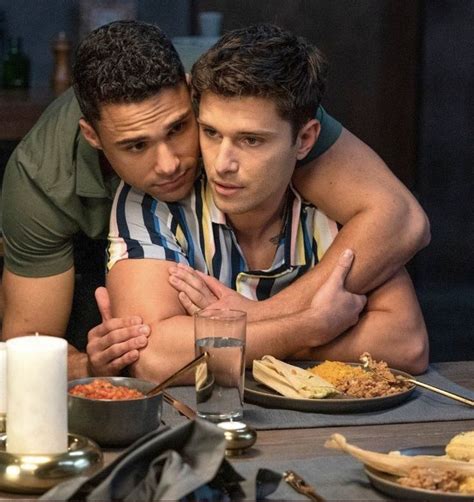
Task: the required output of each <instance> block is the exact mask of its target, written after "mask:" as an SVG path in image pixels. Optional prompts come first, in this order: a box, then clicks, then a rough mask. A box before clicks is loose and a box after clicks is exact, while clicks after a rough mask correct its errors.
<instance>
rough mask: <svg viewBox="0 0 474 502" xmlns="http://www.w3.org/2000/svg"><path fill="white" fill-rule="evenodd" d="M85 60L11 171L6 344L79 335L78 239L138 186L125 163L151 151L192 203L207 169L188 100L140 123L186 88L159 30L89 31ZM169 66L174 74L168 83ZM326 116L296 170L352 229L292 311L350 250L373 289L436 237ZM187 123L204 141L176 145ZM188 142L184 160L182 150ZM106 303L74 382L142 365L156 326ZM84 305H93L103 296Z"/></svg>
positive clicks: (76, 364) (296, 290) (373, 158)
mask: <svg viewBox="0 0 474 502" xmlns="http://www.w3.org/2000/svg"><path fill="white" fill-rule="evenodd" d="M104 37H105V38H104ZM151 53H152V54H151ZM76 60H79V63H76V67H75V80H76V93H77V94H78V96H79V97H80V98H81V99H80V101H81V103H82V111H81V110H80V108H79V106H78V103H77V100H76V99H75V98H74V96H73V93H72V91H68V92H67V93H65V94H64V95H63V96H61V97H60V98H59V99H58V100H56V101H55V102H54V103H53V104H52V105H51V106H50V107H49V108H48V109H47V110H46V111H45V113H44V114H43V116H42V117H41V119H40V120H39V122H38V124H37V125H36V126H35V127H34V128H33V129H32V130H31V131H30V133H29V134H28V135H27V136H26V137H25V138H24V139H23V141H22V142H21V143H20V145H19V146H18V147H17V149H16V151H15V152H14V154H13V155H12V158H11V159H10V161H9V163H8V166H7V169H6V173H5V178H4V185H3V200H2V204H3V234H4V245H5V269H4V277H3V287H4V292H5V314H4V323H3V336H4V338H10V337H14V336H18V335H22V334H26V333H29V332H34V331H38V332H41V333H45V334H50V335H54V336H68V335H69V333H66V326H67V324H68V319H69V316H70V313H71V306H72V299H73V293H74V287H75V286H74V279H75V264H74V255H75V253H76V249H75V247H74V243H75V239H76V236H77V235H80V234H85V235H86V236H88V237H90V238H92V239H99V238H102V237H105V236H106V233H107V228H108V217H109V212H110V207H111V199H112V196H113V193H114V189H115V186H116V183H117V179H118V178H117V174H118V175H119V176H121V177H122V178H123V179H124V180H125V181H126V182H129V181H130V180H129V179H127V170H126V169H125V168H124V166H129V165H131V164H130V163H131V162H140V163H142V162H144V161H146V162H149V159H150V158H151V157H153V158H154V159H155V160H153V162H154V163H155V164H156V165H155V167H154V169H155V171H156V173H157V178H158V180H161V181H159V182H158V184H157V191H158V193H159V196H160V198H161V199H162V200H164V201H170V200H171V201H172V200H178V199H179V198H181V197H183V196H184V195H185V194H186V193H187V191H188V190H189V188H190V186H191V184H189V182H192V181H193V179H194V176H195V171H196V168H197V156H198V146H197V129H196V125H195V121H194V117H193V115H192V109H191V104H190V100H189V106H188V107H187V108H186V110H185V113H184V114H183V116H180V117H177V118H176V120H175V121H174V122H173V121H172V122H171V123H170V124H164V126H163V127H164V128H165V130H166V133H165V134H164V135H161V132H160V134H158V135H157V136H156V137H141V136H140V123H141V122H140V121H147V120H157V121H158V122H157V124H158V123H159V121H160V119H161V115H160V114H161V112H162V110H160V109H157V111H156V116H153V117H151V118H148V117H141V116H140V115H139V114H138V115H137V114H136V111H137V110H136V107H137V106H138V107H139V105H140V103H141V102H144V101H145V100H150V99H154V98H153V97H154V96H161V95H162V93H163V92H165V91H166V90H167V89H185V86H186V84H185V77H184V71H183V69H182V66H181V65H180V63H179V61H177V60H178V56H177V54H176V53H175V51H174V49H173V48H172V46H171V44H170V42H169V40H168V39H167V37H166V36H165V35H164V34H163V33H162V32H161V31H160V30H158V29H157V28H156V27H153V26H152V25H146V24H145V23H140V22H116V23H111V24H110V25H108V26H106V27H102V28H99V29H98V30H96V32H93V33H91V34H90V35H89V36H88V37H87V38H86V40H85V41H84V42H83V43H82V44H81V47H80V48H79V51H78V55H77V58H76ZM81 61H82V63H81ZM81 65H82V66H81ZM171 67H172V68H174V69H173V70H172V71H174V72H175V73H174V74H173V75H172V78H170V79H168V80H167V79H166V75H168V74H170V68H171ZM171 73H172V72H171ZM173 79H174V80H173ZM104 82H107V84H108V85H107V86H105V85H104V84H103V83H104ZM107 92H109V95H107ZM183 92H184V91H183ZM186 92H187V91H186ZM81 93H82V94H81ZM94 100H95V106H96V108H95V109H94V108H92V109H87V106H86V105H87V102H88V101H92V102H94ZM161 101H162V100H161ZM170 104H171V103H170ZM117 107H118V108H120V110H121V111H123V109H129V110H130V113H129V120H128V121H123V120H122V119H123V116H124V114H123V113H121V115H120V120H121V121H118V120H115V118H114V110H115V109H116V108H117ZM320 113H321V114H322V115H321V116H320V120H321V131H322V133H321V140H318V143H317V145H316V150H315V151H313V152H312V154H310V156H309V157H308V159H307V160H309V162H308V164H307V166H305V167H301V168H300V169H298V170H297V173H296V175H295V177H294V183H295V185H296V187H297V188H298V190H299V191H300V193H302V195H303V196H304V197H306V198H307V199H308V200H310V201H312V202H313V203H316V204H317V205H318V206H319V207H320V208H321V209H322V210H324V211H325V212H326V213H327V214H328V215H329V216H330V217H332V218H333V219H335V220H337V221H339V222H340V223H342V224H344V228H343V230H342V231H341V232H340V233H339V235H338V237H337V239H336V241H335V242H334V244H333V245H332V246H331V248H330V250H328V252H327V253H326V255H325V257H324V259H323V260H322V262H321V263H320V265H318V267H316V268H315V269H314V271H312V273H311V274H307V275H306V276H305V277H304V278H303V279H302V280H300V281H298V282H297V283H295V284H294V285H292V287H290V288H287V289H286V290H285V291H284V292H282V293H281V295H280V294H279V295H277V296H276V297H275V298H278V297H280V298H281V300H280V301H281V302H282V304H284V305H285V308H286V309H294V310H298V309H300V308H301V305H302V304H304V302H307V301H309V298H310V295H311V292H314V291H315V290H316V289H317V288H318V287H319V286H320V285H321V284H322V283H323V282H324V281H325V279H326V278H327V277H328V276H329V274H330V272H331V270H332V269H333V267H334V266H335V264H336V262H337V259H338V257H339V255H340V254H341V252H342V250H344V249H345V248H347V247H350V248H352V249H353V250H354V252H355V255H356V257H357V259H356V261H355V263H354V266H353V269H352V270H351V272H350V274H349V276H348V278H347V282H346V284H347V287H348V288H350V289H352V290H354V291H356V292H360V293H365V292H367V291H369V290H370V289H373V287H375V286H377V285H379V284H381V283H382V282H383V281H384V280H385V279H387V278H388V277H390V276H391V274H392V273H393V272H394V271H395V270H397V269H398V268H399V267H400V266H401V265H403V264H404V263H405V262H406V261H407V260H408V259H410V258H411V257H412V256H413V254H415V253H416V252H417V251H418V250H419V249H420V248H421V247H423V246H424V245H426V243H427V241H428V239H429V235H428V234H429V231H428V224H427V221H426V217H425V215H424V213H423V211H422V210H421V208H420V207H419V205H418V204H417V202H416V200H415V199H414V198H413V197H412V196H411V194H410V193H409V192H408V191H407V190H406V189H405V188H404V187H403V186H402V185H401V184H400V183H399V181H398V180H397V179H396V178H395V177H394V176H393V175H392V174H391V173H390V171H389V170H388V169H387V167H386V166H385V165H384V163H383V162H382V161H381V159H380V158H379V157H378V156H377V155H376V154H375V153H374V152H373V151H372V150H371V149H370V148H368V147H367V146H366V145H364V144H363V143H362V142H360V141H359V140H358V139H357V138H355V137H354V136H353V135H352V134H351V133H349V132H348V131H347V130H345V129H342V131H341V127H340V125H339V124H338V123H337V122H336V121H334V119H332V118H331V117H329V116H327V115H326V114H324V112H323V111H322V110H321V111H320ZM104 117H105V118H106V119H107V121H105V119H104ZM105 124H107V127H110V124H113V127H114V129H115V131H116V132H117V131H118V132H119V133H120V135H121V138H122V139H121V140H120V141H118V142H117V143H108V142H107V132H108V130H107V128H106V125H105ZM165 126H166V127H165ZM160 127H161V126H160ZM183 128H184V129H185V130H186V132H187V134H188V136H187V137H188V138H189V137H191V138H193V139H192V141H190V142H189V141H187V142H186V144H185V145H184V146H183V143H184V142H183V141H181V144H180V143H179V141H176V140H175V138H178V140H179V134H181V131H182V130H183ZM189 143H192V144H189ZM184 148H187V149H188V151H187V152H186V155H184V154H182V153H181V152H182V150H183V149H184ZM143 151H145V154H143ZM149 152H151V153H149ZM141 155H146V156H147V157H146V159H144V158H143V157H142V156H141ZM186 164H189V166H190V167H189V169H188V170H187V171H186V172H188V173H190V174H189V178H190V179H189V180H185V181H186V183H184V182H183V183H181V182H180V181H179V180H178V181H176V180H172V178H173V174H172V172H173V170H174V169H180V167H179V166H181V165H186ZM193 169H194V171H193ZM114 171H115V173H114ZM193 172H194V175H193ZM188 185H189V186H188ZM86 265H87V263H86ZM313 272H314V273H313ZM124 287H126V284H124ZM96 299H97V303H98V306H99V310H100V314H101V316H102V322H100V324H99V325H98V326H96V327H95V328H92V329H91V330H90V331H89V333H88V346H87V355H86V354H84V353H81V352H80V351H78V350H77V349H76V348H74V347H73V346H71V347H70V358H69V375H70V377H79V376H85V375H87V374H103V375H106V374H116V373H117V372H119V371H120V370H121V369H122V368H124V367H125V366H127V365H129V364H131V363H133V362H135V361H136V360H137V359H138V357H139V350H140V349H142V348H144V347H145V346H146V344H147V337H148V336H149V334H150V329H149V326H147V325H145V324H143V323H142V319H141V318H139V317H135V316H134V317H130V318H113V317H112V314H111V312H110V304H109V300H108V295H107V292H106V290H105V289H104V288H99V289H98V290H97V292H96ZM85 301H88V302H89V303H92V297H90V298H88V299H87V300H85ZM277 301H279V300H277ZM83 306H84V304H83V305H82V306H81V307H83Z"/></svg>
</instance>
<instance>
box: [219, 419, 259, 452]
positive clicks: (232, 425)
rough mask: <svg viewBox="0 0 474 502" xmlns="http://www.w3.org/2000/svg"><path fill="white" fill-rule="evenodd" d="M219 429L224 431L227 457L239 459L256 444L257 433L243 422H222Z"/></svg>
mask: <svg viewBox="0 0 474 502" xmlns="http://www.w3.org/2000/svg"><path fill="white" fill-rule="evenodd" d="M217 427H219V428H220V429H222V430H223V431H224V437H225V441H226V447H225V454H226V456H227V457H237V456H239V455H242V454H243V453H244V452H245V450H247V449H248V448H250V447H251V446H253V445H254V444H255V441H256V440H257V432H256V431H255V429H253V428H252V427H250V426H249V425H247V424H244V423H243V422H220V423H218V424H217Z"/></svg>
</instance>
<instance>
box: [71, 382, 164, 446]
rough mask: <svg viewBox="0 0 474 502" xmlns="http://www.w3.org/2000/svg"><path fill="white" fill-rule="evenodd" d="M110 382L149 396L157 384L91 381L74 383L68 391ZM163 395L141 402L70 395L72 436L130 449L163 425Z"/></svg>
mask: <svg viewBox="0 0 474 502" xmlns="http://www.w3.org/2000/svg"><path fill="white" fill-rule="evenodd" d="M97 379H100V380H107V381H109V382H110V383H112V384H113V385H120V386H125V387H129V388H131V389H137V390H139V391H141V392H143V393H146V392H148V391H149V390H151V389H152V388H153V387H155V385H156V384H154V383H152V382H146V381H145V380H138V379H137V378H128V377H89V378H80V379H78V380H71V381H70V382H68V389H70V388H72V387H74V386H75V385H79V384H88V383H91V382H92V381H93V380H97ZM161 407H162V396H161V394H158V395H155V396H151V397H143V398H137V399H126V400H111V399H88V398H84V397H79V396H73V395H71V394H68V425H69V432H73V433H76V434H81V435H82V436H86V437H88V438H90V439H92V440H94V441H95V442H96V443H98V444H99V445H101V446H116V447H118V446H127V445H129V444H131V443H133V442H134V441H136V440H137V439H138V438H140V437H142V436H143V435H145V434H147V433H148V432H150V431H152V430H154V429H156V428H157V427H158V426H159V425H160V418H161Z"/></svg>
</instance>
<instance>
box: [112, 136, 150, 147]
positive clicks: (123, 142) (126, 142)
mask: <svg viewBox="0 0 474 502" xmlns="http://www.w3.org/2000/svg"><path fill="white" fill-rule="evenodd" d="M148 138H149V137H148V136H143V135H142V136H134V137H133V138H125V139H121V140H120V141H116V142H115V144H116V145H118V146H124V145H130V144H132V143H140V142H142V141H147V140H148Z"/></svg>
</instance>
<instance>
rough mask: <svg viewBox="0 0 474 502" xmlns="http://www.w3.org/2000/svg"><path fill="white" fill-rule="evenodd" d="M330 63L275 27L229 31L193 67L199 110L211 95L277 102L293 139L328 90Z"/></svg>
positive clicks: (314, 111)
mask: <svg viewBox="0 0 474 502" xmlns="http://www.w3.org/2000/svg"><path fill="white" fill-rule="evenodd" d="M327 68H328V65H327V62H326V60H325V58H324V56H323V55H322V54H321V52H320V51H319V50H318V49H317V48H316V47H314V46H313V45H311V44H310V43H309V42H308V41H307V40H305V39H304V38H302V37H297V36H296V35H294V34H293V33H291V32H289V31H285V30H283V29H282V28H280V27H278V26H276V25H273V24H267V23H263V24H256V25H253V26H250V27H247V28H241V29H236V30H233V31H229V32H228V33H226V34H225V35H223V36H222V37H221V39H220V40H219V41H218V42H217V43H216V44H215V45H214V46H212V47H211V48H210V49H209V50H208V51H206V52H205V53H204V54H202V55H201V57H200V58H199V59H198V60H197V61H196V62H195V63H194V65H193V67H192V71H191V73H192V80H191V83H192V87H193V96H194V97H193V99H194V100H195V105H196V106H198V105H199V100H200V98H201V95H202V94H203V93H204V92H206V91H209V92H212V93H213V94H217V95H221V96H225V97H238V96H247V97H248V96H256V97H264V98H269V99H271V100H273V101H274V102H275V104H276V106H277V110H278V113H279V114H280V116H281V117H282V118H283V119H284V120H287V121H289V122H290V124H291V125H292V129H293V135H294V139H296V136H297V134H298V131H299V130H300V128H301V127H302V126H303V125H304V124H305V123H306V122H307V121H308V120H310V119H311V118H312V117H314V116H315V114H316V110H317V108H318V106H319V104H320V102H321V99H322V97H323V94H324V91H325V87H326V75H327Z"/></svg>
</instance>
